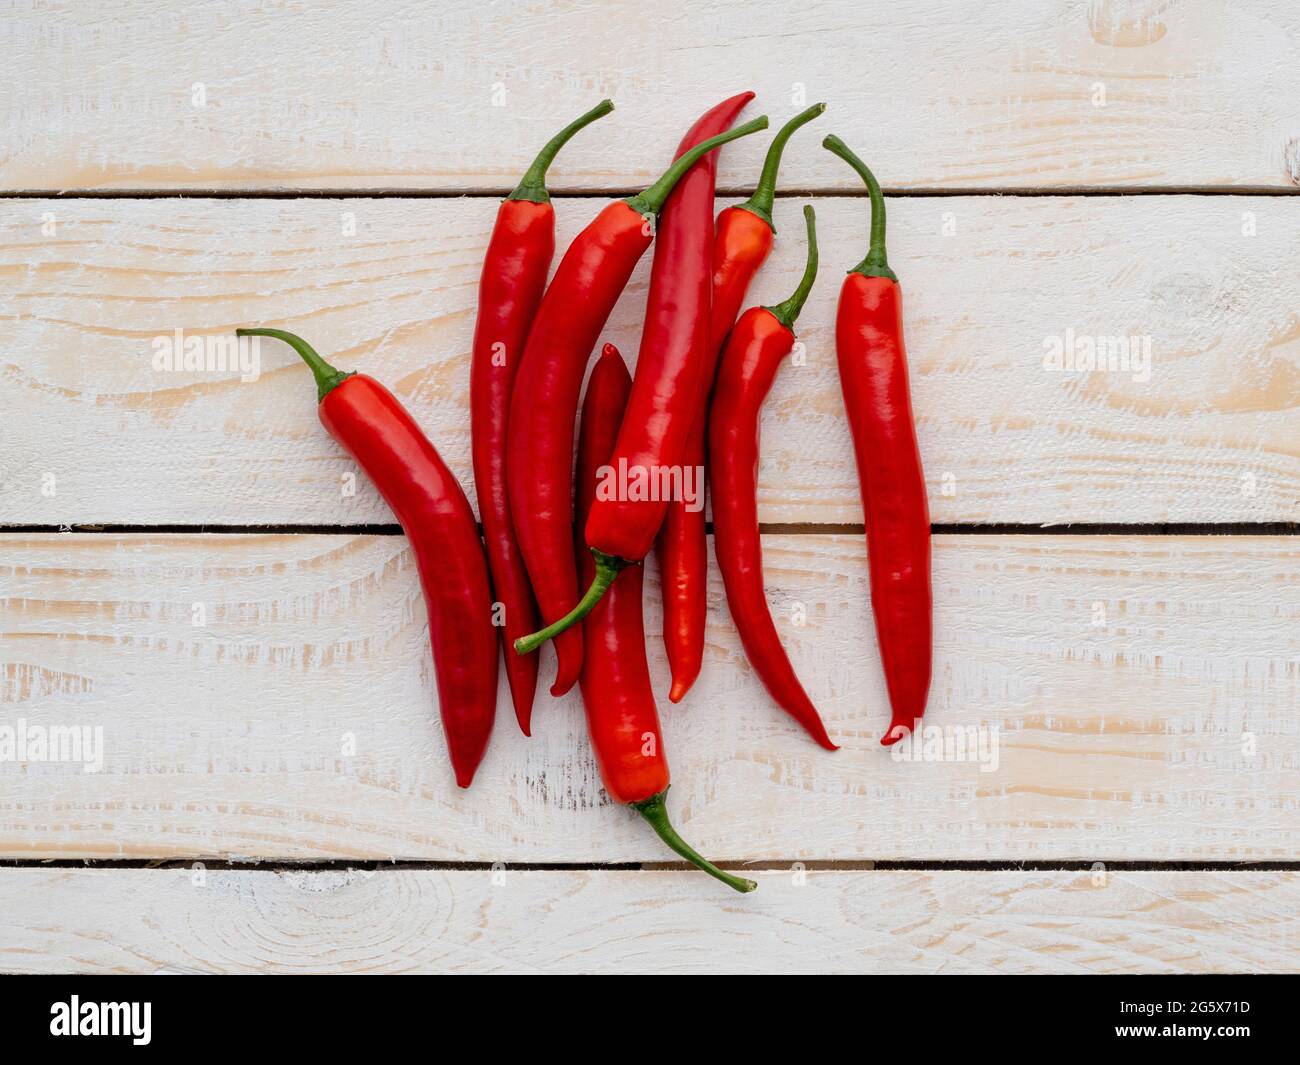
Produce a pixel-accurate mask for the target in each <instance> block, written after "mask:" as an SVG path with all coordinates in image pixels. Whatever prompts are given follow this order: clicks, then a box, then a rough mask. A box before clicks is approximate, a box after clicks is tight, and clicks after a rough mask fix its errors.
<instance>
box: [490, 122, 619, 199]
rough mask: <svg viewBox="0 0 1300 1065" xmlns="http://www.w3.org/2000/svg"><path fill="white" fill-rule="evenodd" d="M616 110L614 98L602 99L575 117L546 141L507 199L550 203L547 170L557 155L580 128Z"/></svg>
mask: <svg viewBox="0 0 1300 1065" xmlns="http://www.w3.org/2000/svg"><path fill="white" fill-rule="evenodd" d="M612 110H614V102H613V101H612V100H601V101H600V103H598V104H597V105H596V106H595V107H593V108H592V109H591V110H590V111H588V112H587V113H586V114H585V115H583V116H582V117H581V118H575V119H574V120H573V121H572V122H570V123H569V124H568V125H567V126H565V127H564V128H563V129H562V130H560V132H559V133H557V134H556V135H555V136H554V137H552V138H551V139H550V140H549V141H547V142H546V145H545V147H543V148H542V150H541V151H540V152H538V153H537V158H536V159H534V160H533V165H532V166H530V167H529V168H528V169H527V170H526V171H525V172H524V176H523V179H522V180H521V181H520V182H519V184H518V186H517V187H516V188H515V191H514V192H512V193H511V194H510V195H509V196H507V197H506V199H507V200H528V201H529V202H531V203H550V202H551V194H550V193H549V192H547V191H546V171H547V168H548V167H550V165H551V163H552V161H553V160H554V159H555V157H556V155H558V154H559V151H560V149H561V148H563V147H564V146H565V145H566V144H568V143H569V140H570V138H572V136H573V135H574V134H575V133H577V132H578V130H580V129H583V128H585V127H586V126H590V125H591V124H592V123H593V122H595V121H596V119H598V118H603V117H604V116H605V115H607V114H609V113H610V112H611V111H612Z"/></svg>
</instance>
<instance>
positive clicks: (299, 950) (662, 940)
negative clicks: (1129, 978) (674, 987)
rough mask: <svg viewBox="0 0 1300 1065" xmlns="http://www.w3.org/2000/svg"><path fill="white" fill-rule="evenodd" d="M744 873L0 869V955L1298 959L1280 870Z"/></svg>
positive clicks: (326, 964)
mask: <svg viewBox="0 0 1300 1065" xmlns="http://www.w3.org/2000/svg"><path fill="white" fill-rule="evenodd" d="M758 876H759V881H760V886H759V890H758V891H756V892H754V893H753V894H751V895H746V896H744V897H739V896H736V897H728V896H719V894H718V889H717V885H716V884H715V883H714V882H713V881H710V880H709V879H708V878H707V877H704V876H702V875H701V874H699V873H687V872H651V871H645V870H642V871H626V872H623V871H600V870H590V871H578V870H571V871H553V872H531V873H528V872H519V871H511V870H495V871H493V870H481V871H473V872H455V871H420V872H416V871H408V870H389V871H381V872H366V871H362V870H351V871H346V870H340V871H333V872H299V873H272V872H254V871H239V872H234V871H226V870H204V869H202V868H196V869H190V870H179V869H175V870H138V869H131V870H127V869H123V870H113V871H109V870H103V869H84V870H63V869H59V870H53V869H49V870H41V869H19V870H6V871H5V873H4V875H3V876H0V932H2V933H3V934H0V970H4V971H8V972H25V973H37V972H66V971H67V970H68V968H69V966H70V959H72V960H73V961H72V963H71V964H73V965H75V968H76V969H77V971H79V972H87V973H155V972H164V971H168V972H183V973H206V972H219V973H248V972H277V973H305V972H350V973H378V972H485V973H495V972H549V973H561V972H595V973H605V972H617V973H622V972H670V973H695V972H868V971H869V972H901V973H921V972H944V973H954V972H957V973H1054V972H1069V973H1134V972H1179V973H1184V972H1186V973H1192V972H1225V971H1226V972H1281V971H1296V969H1297V962H1296V951H1295V944H1296V937H1297V917H1296V912H1297V910H1298V909H1300V906H1298V905H1297V904H1298V903H1300V874H1296V873H1278V872H1269V873H1222V872H1219V873H1210V872H1187V873H1168V872H1166V873H1139V872H1124V871H1110V870H1097V871H1090V872H1087V873H1062V872H1058V873H1027V872H1001V873H990V872H979V873H972V872H885V871H877V872H838V873H836V872H818V871H808V872H800V871H797V870H796V871H790V870H783V871H780V872H776V871H773V872H771V873H760V874H758ZM51 913H54V914H57V915H58V919H57V920H51V917H50V915H51ZM107 928H111V929H112V930H113V931H112V934H111V935H109V934H105V929H107Z"/></svg>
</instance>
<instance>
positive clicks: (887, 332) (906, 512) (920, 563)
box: [822, 136, 931, 747]
mask: <svg viewBox="0 0 1300 1065" xmlns="http://www.w3.org/2000/svg"><path fill="white" fill-rule="evenodd" d="M822 144H823V146H824V147H826V148H827V149H829V150H830V151H832V152H834V153H835V154H836V155H838V156H839V157H840V158H841V159H843V160H844V161H845V162H846V163H848V164H849V165H850V166H851V167H853V169H854V170H856V171H857V172H858V175H859V176H860V177H861V178H862V180H863V181H864V182H865V183H866V186H867V194H868V195H869V196H870V197H871V247H870V250H869V251H868V252H867V257H866V258H865V259H863V260H862V262H860V263H859V264H858V265H857V266H855V267H854V268H853V269H852V270H850V271H849V276H848V277H846V278H845V279H844V285H843V287H842V288H841V289H840V303H839V310H838V312H837V313H836V317H835V350H836V353H837V355H838V359H839V366H840V387H841V389H842V390H843V392H844V407H845V409H846V410H847V411H848V415H849V428H850V429H851V430H852V433H853V450H854V453H855V455H856V456H857V460H858V479H859V481H860V483H861V487H862V509H863V511H864V513H865V516H866V526H867V561H868V563H869V568H870V572H871V607H872V612H873V613H874V614H875V616H876V637H877V639H878V640H879V642H880V661H881V664H882V665H883V667H884V670H885V684H886V687H888V689H889V704H890V707H891V709H892V711H893V717H892V720H891V721H890V725H889V730H888V731H887V732H886V733H885V736H884V738H883V739H882V740H881V741H880V742H881V743H882V744H883V745H884V746H886V747H889V746H891V745H892V744H895V743H897V742H898V741H899V740H900V739H902V738H903V737H904V736H905V735H907V733H908V732H909V731H910V730H911V729H912V728H914V727H915V726H916V724H917V722H919V721H920V720H921V716H922V715H923V714H924V713H925V701H926V697H927V696H928V695H929V692H930V656H931V618H930V614H931V595H930V510H929V506H928V505H927V502H926V496H925V475H924V474H923V473H922V471H921V452H920V448H919V447H918V446H917V442H916V424H915V421H914V419H913V417H912V399H911V395H910V392H909V390H908V384H907V352H906V351H905V350H904V347H903V299H902V289H901V288H900V287H899V284H898V277H897V276H896V275H895V274H894V271H893V270H891V269H890V268H889V263H888V262H887V260H886V257H885V197H884V195H883V194H882V193H881V191H880V185H879V183H878V182H877V181H876V178H875V176H874V175H873V174H872V173H871V171H870V170H868V169H867V166H866V164H865V163H863V162H862V160H861V159H859V158H858V157H857V156H856V155H854V154H853V153H852V152H851V151H849V149H848V147H847V146H846V145H845V144H844V142H843V141H842V140H840V139H839V138H838V137H835V136H830V137H827V138H826V139H825V140H824V141H823V142H822Z"/></svg>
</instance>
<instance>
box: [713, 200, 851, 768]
mask: <svg viewBox="0 0 1300 1065" xmlns="http://www.w3.org/2000/svg"><path fill="white" fill-rule="evenodd" d="M804 218H805V219H806V220H807V225H808V265H807V267H806V268H805V270H804V275H803V278H802V280H801V281H800V282H799V287H798V288H797V289H795V292H794V295H792V296H791V297H790V298H789V299H788V300H786V301H785V302H784V303H781V304H778V305H777V306H775V307H751V308H750V309H749V310H747V311H746V312H745V313H744V314H742V315H741V316H740V321H738V322H737V323H736V327H735V328H734V329H733V330H732V331H731V337H730V339H728V341H727V348H726V350H725V351H724V352H723V354H722V362H721V365H719V367H718V380H717V383H716V385H715V386H714V389H713V402H712V404H711V405H710V407H709V472H710V475H711V477H712V482H713V550H714V553H715V554H716V555H717V558H718V569H719V570H720V571H721V572H722V582H723V584H724V585H725V587H726V589H727V604H728V605H729V606H730V607H731V616H732V619H733V620H734V621H735V623H736V630H737V631H738V632H739V633H740V642H741V643H742V644H743V645H744V648H745V654H746V655H747V656H748V658H749V662H750V665H751V666H753V667H754V672H755V673H757V674H758V675H759V677H760V678H761V679H762V681H763V683H764V684H765V685H766V686H767V690H768V691H769V692H771V694H772V698H773V699H775V700H776V701H777V703H779V704H780V706H781V707H782V709H784V710H785V711H786V712H787V713H788V714H790V716H791V717H793V718H794V719H795V720H796V721H798V722H799V723H800V724H801V725H803V727H804V728H806V729H807V730H808V731H809V732H810V733H811V734H812V736H813V739H815V740H816V741H817V742H818V743H820V744H821V745H822V746H823V747H826V748H828V749H830V750H832V751H833V750H835V749H836V748H835V744H834V743H832V742H831V739H830V736H828V735H827V734H826V726H825V725H823V724H822V719H821V717H820V716H819V715H818V713H817V709H816V707H814V706H813V704H812V700H811V699H809V698H808V693H807V692H805V691H804V689H803V685H802V684H800V683H799V678H798V677H797V676H795V672H794V667H793V666H792V665H791V664H790V658H789V656H788V655H787V654H786V653H785V648H784V647H782V646H781V638H780V636H778V635H777V631H776V625H775V624H774V623H773V621H772V612H771V610H770V609H769V608H768V605H767V595H766V593H765V592H764V590H763V544H762V538H761V537H760V535H759V530H758V447H759V442H758V436H759V434H758V429H759V413H760V411H761V410H762V406H763V400H764V399H765V398H766V397H767V393H768V391H769V390H770V389H771V387H772V381H773V380H774V379H775V378H776V371H777V369H778V368H779V367H780V365H781V360H782V359H784V358H785V357H786V355H788V354H789V353H790V349H791V348H792V347H794V332H793V326H794V322H795V319H796V318H797V317H798V316H799V312H800V311H801V310H802V309H803V305H804V301H805V300H806V299H807V298H808V293H809V292H810V291H811V290H812V285H813V280H814V279H815V278H816V276H817V231H816V228H815V225H816V222H815V218H814V215H813V209H812V208H811V207H805V208H804Z"/></svg>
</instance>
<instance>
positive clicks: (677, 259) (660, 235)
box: [593, 92, 754, 701]
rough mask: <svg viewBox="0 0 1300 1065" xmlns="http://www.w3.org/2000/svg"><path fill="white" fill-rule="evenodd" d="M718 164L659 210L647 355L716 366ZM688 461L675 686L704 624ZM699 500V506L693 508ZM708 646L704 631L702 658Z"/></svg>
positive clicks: (729, 109)
mask: <svg viewBox="0 0 1300 1065" xmlns="http://www.w3.org/2000/svg"><path fill="white" fill-rule="evenodd" d="M753 98H754V94H753V93H752V92H743V93H739V94H738V95H736V96H733V97H731V98H730V99H728V100H724V101H723V102H722V103H720V104H718V105H717V106H716V107H714V108H712V109H711V110H709V111H706V112H705V113H704V114H703V115H702V116H701V117H700V119H699V120H698V121H697V122H696V123H695V125H693V126H692V127H691V128H690V129H689V130H688V131H687V132H686V136H684V137H683V138H682V142H681V143H680V144H679V145H678V146H677V154H676V155H675V156H674V158H679V157H680V156H681V155H682V154H683V153H685V152H687V151H689V150H690V149H691V148H693V147H695V145H697V144H699V142H700V141H702V140H706V139H707V138H709V137H713V136H716V135H717V134H718V133H721V132H722V131H723V130H724V129H726V128H727V127H729V126H730V125H731V124H732V122H734V121H735V120H736V116H737V115H739V114H740V112H741V110H742V109H743V108H744V106H745V105H746V104H747V103H749V101H750V100H752V99H753ZM717 171H718V153H717V152H710V153H709V154H708V155H706V156H705V157H704V158H703V159H701V160H700V161H699V162H698V163H696V164H695V166H693V167H692V168H691V170H690V173H688V174H687V175H686V176H685V177H684V178H682V180H681V181H679V182H678V183H677V188H676V189H674V190H673V194H672V195H671V196H669V197H668V202H667V203H666V204H665V205H664V210H663V214H662V215H660V217H659V228H658V231H657V232H656V235H655V238H656V239H655V254H654V265H653V268H652V270H651V272H650V294H649V297H648V300H647V305H646V316H645V321H646V325H645V330H644V331H643V333H642V334H641V355H640V356H639V358H640V359H645V358H652V357H654V356H652V355H647V349H650V350H651V351H656V350H658V351H673V350H676V351H678V352H680V353H681V357H682V359H683V362H684V363H686V364H688V365H698V366H700V367H705V368H708V372H710V373H711V370H712V364H713V356H712V353H711V352H710V350H709V333H710V328H711V325H712V319H711V316H710V310H711V306H712V298H713V282H712V277H711V274H712V266H713V191H714V187H715V184H716V180H717ZM701 391H702V389H701ZM681 467H682V473H683V477H687V476H689V477H690V478H691V481H690V482H689V484H688V483H687V482H686V481H683V488H684V489H685V488H687V487H691V488H693V489H694V491H693V493H692V495H693V496H694V498H693V499H689V500H688V499H687V498H684V495H685V493H683V494H679V495H677V496H675V497H674V499H673V500H672V501H671V502H670V503H669V505H668V508H667V511H666V513H665V518H664V523H663V527H662V529H661V530H660V533H659V538H658V540H657V546H658V551H659V572H660V574H661V579H662V588H663V606H664V648H665V650H666V651H667V652H668V664H669V667H670V668H671V670H672V675H673V677H674V686H675V684H676V677H677V676H678V675H679V673H682V672H687V671H690V670H691V665H690V662H689V657H690V655H691V653H692V647H691V645H690V636H691V635H692V634H693V633H694V631H695V629H696V628H697V627H698V626H697V623H696V619H695V618H694V616H693V613H694V611H695V608H696V606H697V604H696V603H695V597H694V594H693V593H694V588H692V587H691V586H690V584H689V581H688V580H687V579H686V578H687V576H688V575H689V574H691V573H693V572H695V571H696V567H697V566H698V565H699V563H700V560H699V559H698V558H694V557H691V552H692V550H693V549H694V548H696V547H697V545H696V543H695V542H694V540H693V538H691V537H689V536H687V535H685V531H686V530H685V527H686V526H687V525H689V524H695V523H698V525H699V527H700V529H701V533H702V532H703V528H704V477H703V469H704V459H703V456H698V457H697V458H696V460H695V461H694V462H690V461H689V460H688V459H686V458H683V460H682V462H681ZM696 506H698V509H693V508H694V507H696ZM701 538H702V537H701ZM593 575H594V569H593ZM702 635H703V633H702V630H701V637H702ZM703 650H704V643H703V639H702V638H701V641H700V653H701V658H702V657H703ZM698 672H699V664H698V663H696V664H695V666H694V673H696V674H698ZM674 701H676V700H674Z"/></svg>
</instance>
